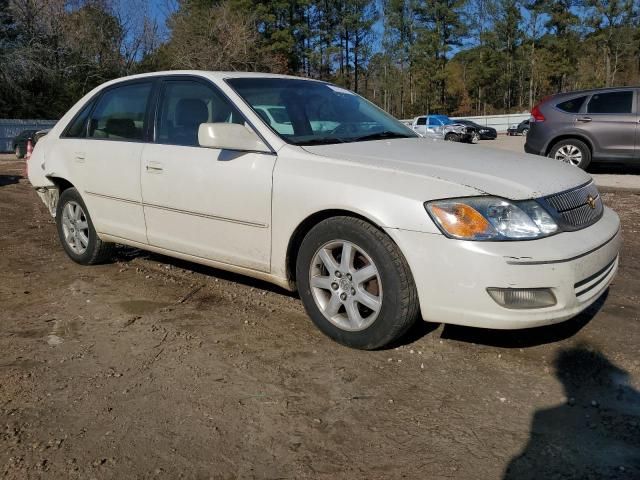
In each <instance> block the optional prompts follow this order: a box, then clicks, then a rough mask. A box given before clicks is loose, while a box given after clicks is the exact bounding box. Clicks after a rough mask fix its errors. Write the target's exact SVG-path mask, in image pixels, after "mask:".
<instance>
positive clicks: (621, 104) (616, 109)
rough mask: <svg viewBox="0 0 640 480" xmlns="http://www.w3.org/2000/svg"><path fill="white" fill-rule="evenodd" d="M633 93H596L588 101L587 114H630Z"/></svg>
mask: <svg viewBox="0 0 640 480" xmlns="http://www.w3.org/2000/svg"><path fill="white" fill-rule="evenodd" d="M632 103H633V91H631V90H625V91H621V92H607V93H596V94H594V95H593V96H592V97H591V100H589V105H588V106H587V113H631V109H632Z"/></svg>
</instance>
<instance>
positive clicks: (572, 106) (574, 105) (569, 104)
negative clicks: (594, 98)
mask: <svg viewBox="0 0 640 480" xmlns="http://www.w3.org/2000/svg"><path fill="white" fill-rule="evenodd" d="M586 99H587V97H586V96H584V97H577V98H572V99H570V100H565V101H564V102H561V103H559V104H557V105H556V108H559V109H560V110H562V111H563V112H567V113H579V112H580V109H581V108H582V104H583V103H584V101H585V100H586Z"/></svg>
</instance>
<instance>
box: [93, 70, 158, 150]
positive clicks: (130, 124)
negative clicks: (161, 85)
mask: <svg viewBox="0 0 640 480" xmlns="http://www.w3.org/2000/svg"><path fill="white" fill-rule="evenodd" d="M150 93H151V83H135V84H131V85H124V86H122V87H116V88H111V89H109V90H107V91H106V92H105V93H104V94H103V95H102V96H101V97H100V100H98V104H97V105H96V108H95V110H94V111H93V113H92V114H91V121H90V122H89V137H91V138H100V139H108V140H125V141H127V140H142V139H143V138H144V128H145V116H146V111H147V102H148V100H149V94H150Z"/></svg>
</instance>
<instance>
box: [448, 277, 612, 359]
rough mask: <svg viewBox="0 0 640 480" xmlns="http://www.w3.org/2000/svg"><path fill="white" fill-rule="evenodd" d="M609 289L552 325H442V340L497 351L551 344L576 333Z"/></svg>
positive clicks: (595, 310) (589, 317)
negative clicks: (517, 327) (498, 327)
mask: <svg viewBox="0 0 640 480" xmlns="http://www.w3.org/2000/svg"><path fill="white" fill-rule="evenodd" d="M608 295H609V290H608V289H607V290H606V291H605V293H604V294H602V296H601V297H600V298H598V300H596V302H595V303H594V304H593V305H591V306H590V307H589V308H587V309H586V310H585V311H583V312H582V313H580V314H579V315H578V316H576V317H574V318H572V319H570V320H567V321H565V322H562V323H557V324H555V325H549V326H545V327H536V328H525V329H523V330H491V329H485V328H473V327H463V326H459V325H445V327H444V329H443V330H442V338H446V339H448V340H456V341H459V342H466V343H477V344H481V345H490V346H493V347H500V348H526V347H535V346H538V345H544V344H547V343H555V342H559V341H560V340H565V339H567V338H570V337H572V336H574V335H575V334H576V333H578V332H579V331H580V330H581V329H582V328H583V327H584V326H585V325H587V324H588V323H589V322H590V321H591V320H592V319H593V317H595V316H596V314H597V313H598V312H599V311H600V309H601V308H602V306H603V305H604V303H605V301H606V299H607V296H608Z"/></svg>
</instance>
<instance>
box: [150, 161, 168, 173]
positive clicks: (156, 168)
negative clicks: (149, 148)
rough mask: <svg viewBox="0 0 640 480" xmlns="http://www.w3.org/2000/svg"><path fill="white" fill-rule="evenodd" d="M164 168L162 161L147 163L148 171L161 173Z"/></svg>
mask: <svg viewBox="0 0 640 480" xmlns="http://www.w3.org/2000/svg"><path fill="white" fill-rule="evenodd" d="M163 170H164V169H163V168H162V164H161V163H160V162H149V163H147V172H149V173H160V172H162V171H163Z"/></svg>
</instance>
